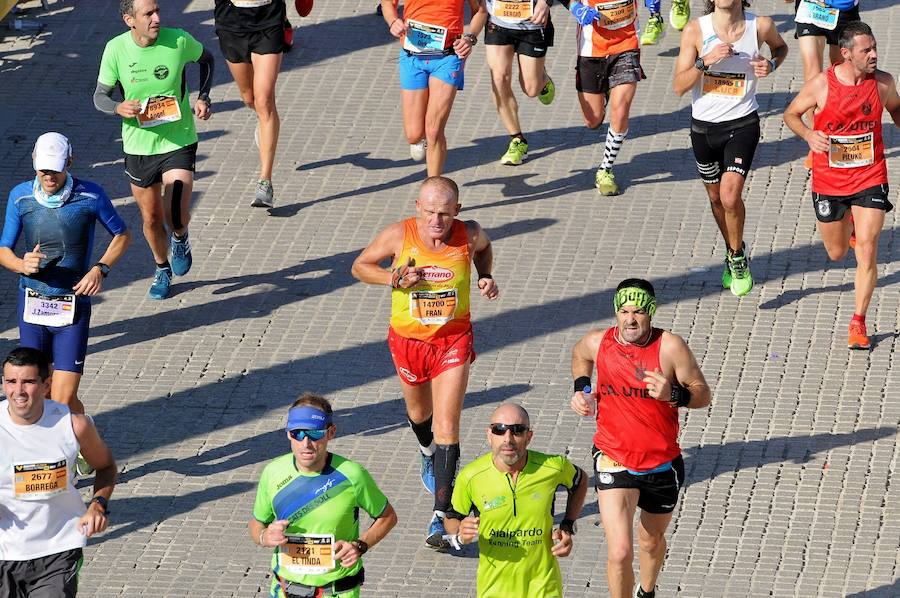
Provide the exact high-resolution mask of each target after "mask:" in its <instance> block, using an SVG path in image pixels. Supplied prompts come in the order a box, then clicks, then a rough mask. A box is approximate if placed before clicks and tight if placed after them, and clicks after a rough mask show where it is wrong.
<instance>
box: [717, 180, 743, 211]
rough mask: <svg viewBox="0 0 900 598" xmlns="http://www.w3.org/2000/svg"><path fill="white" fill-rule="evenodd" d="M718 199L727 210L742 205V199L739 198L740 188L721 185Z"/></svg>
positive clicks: (732, 209) (733, 209) (735, 208)
mask: <svg viewBox="0 0 900 598" xmlns="http://www.w3.org/2000/svg"><path fill="white" fill-rule="evenodd" d="M719 201H720V202H721V204H722V207H724V208H725V209H726V210H728V211H729V212H732V211H735V210H737V209H739V208H742V207H743V206H744V200H743V199H742V198H741V190H740V188H733V187H724V186H723V187H722V190H721V192H720V195H719Z"/></svg>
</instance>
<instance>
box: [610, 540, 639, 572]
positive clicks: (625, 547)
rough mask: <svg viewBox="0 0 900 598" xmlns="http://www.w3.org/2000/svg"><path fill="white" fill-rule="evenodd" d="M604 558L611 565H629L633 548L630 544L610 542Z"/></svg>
mask: <svg viewBox="0 0 900 598" xmlns="http://www.w3.org/2000/svg"><path fill="white" fill-rule="evenodd" d="M606 558H607V560H608V561H609V564H610V566H612V567H630V566H631V563H632V562H633V561H634V550H633V549H632V548H631V545H630V544H626V543H610V544H609V546H608V547H607V550H606Z"/></svg>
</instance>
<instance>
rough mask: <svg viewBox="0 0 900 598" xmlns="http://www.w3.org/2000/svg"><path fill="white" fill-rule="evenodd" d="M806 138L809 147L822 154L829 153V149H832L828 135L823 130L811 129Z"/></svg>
mask: <svg viewBox="0 0 900 598" xmlns="http://www.w3.org/2000/svg"><path fill="white" fill-rule="evenodd" d="M805 139H806V143H807V144H809V149H811V150H812V151H814V152H818V153H821V154H827V153H828V150H829V149H830V146H829V145H828V136H827V135H825V133H823V132H822V131H813V130H810V132H809V133H807V134H806V137H805Z"/></svg>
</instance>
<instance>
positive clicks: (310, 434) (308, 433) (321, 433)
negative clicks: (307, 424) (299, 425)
mask: <svg viewBox="0 0 900 598" xmlns="http://www.w3.org/2000/svg"><path fill="white" fill-rule="evenodd" d="M327 432H328V430H291V431H290V432H288V434H289V435H290V437H291V438H293V439H294V440H296V441H297V442H300V441H301V440H303V439H304V438H309V439H310V440H312V441H314V442H315V441H316V440H322V439H323V438H325V434H326V433H327Z"/></svg>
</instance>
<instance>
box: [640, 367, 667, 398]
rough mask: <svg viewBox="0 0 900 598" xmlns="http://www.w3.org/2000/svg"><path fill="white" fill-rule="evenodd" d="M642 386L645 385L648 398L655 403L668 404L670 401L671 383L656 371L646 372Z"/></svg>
mask: <svg viewBox="0 0 900 598" xmlns="http://www.w3.org/2000/svg"><path fill="white" fill-rule="evenodd" d="M644 384H646V385H647V391H648V392H649V393H650V396H651V397H653V398H654V399H656V400H657V401H665V402H666V403H668V402H669V401H671V400H672V383H671V382H669V379H668V378H666V377H665V376H663V373H662V372H661V371H660V370H659V369H656V370H654V371H652V372H646V375H645V376H644Z"/></svg>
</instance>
